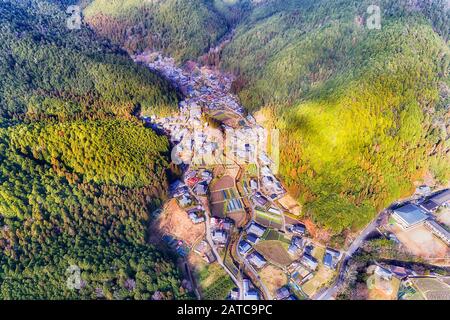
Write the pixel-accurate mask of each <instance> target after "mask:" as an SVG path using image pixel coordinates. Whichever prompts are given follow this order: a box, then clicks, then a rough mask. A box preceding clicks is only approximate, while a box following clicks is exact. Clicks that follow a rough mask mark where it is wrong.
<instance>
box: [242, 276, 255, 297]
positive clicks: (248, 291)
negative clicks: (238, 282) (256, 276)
mask: <svg viewBox="0 0 450 320" xmlns="http://www.w3.org/2000/svg"><path fill="white" fill-rule="evenodd" d="M242 282H243V287H244V288H243V289H244V300H259V294H258V292H257V291H256V290H255V289H253V288H252V287H251V285H250V280H248V279H244V280H243V281H242Z"/></svg>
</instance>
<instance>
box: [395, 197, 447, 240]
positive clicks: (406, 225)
mask: <svg viewBox="0 0 450 320" xmlns="http://www.w3.org/2000/svg"><path fill="white" fill-rule="evenodd" d="M441 207H446V208H448V207H450V189H446V190H441V191H438V192H435V193H433V194H431V195H429V196H425V197H423V198H421V199H419V200H418V201H415V202H407V203H403V204H402V205H401V206H398V207H397V208H395V209H393V210H392V217H393V218H394V220H395V221H396V222H397V223H398V224H399V225H400V226H401V227H402V228H403V229H410V228H413V227H415V226H418V225H422V224H423V225H424V226H425V227H427V228H428V229H429V230H430V232H432V233H433V234H434V235H435V236H437V237H438V238H440V239H441V240H442V241H443V242H445V243H446V244H447V245H450V232H448V230H447V228H446V227H444V226H442V225H441V224H440V223H438V222H437V221H436V220H435V219H434V214H435V212H436V211H437V210H438V209H439V208H441Z"/></svg>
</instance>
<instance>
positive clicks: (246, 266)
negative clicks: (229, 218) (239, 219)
mask: <svg viewBox="0 0 450 320" xmlns="http://www.w3.org/2000/svg"><path fill="white" fill-rule="evenodd" d="M250 223H251V222H250ZM246 228H247V226H246ZM241 240H242V233H241V235H240V236H239V240H238V245H239V242H241ZM238 245H236V246H235V248H236V255H237V257H238V258H239V259H240V260H241V261H242V263H243V264H244V266H245V268H246V270H249V271H250V272H251V273H252V275H253V278H254V279H257V280H258V282H259V283H258V287H259V288H261V289H262V291H263V294H264V297H265V298H266V300H273V297H272V295H271V294H270V292H269V290H268V289H267V287H266V286H265V285H264V283H263V282H262V281H261V277H260V276H259V275H258V272H256V270H255V269H254V268H253V266H252V265H250V263H248V261H247V260H246V259H245V258H244V257H243V256H242V255H241V253H240V252H239V247H238Z"/></svg>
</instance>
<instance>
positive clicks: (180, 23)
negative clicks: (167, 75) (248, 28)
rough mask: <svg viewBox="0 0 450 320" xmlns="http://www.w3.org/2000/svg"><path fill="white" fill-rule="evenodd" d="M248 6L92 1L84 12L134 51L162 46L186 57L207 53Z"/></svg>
mask: <svg viewBox="0 0 450 320" xmlns="http://www.w3.org/2000/svg"><path fill="white" fill-rule="evenodd" d="M241 2H242V3H241ZM248 7H249V5H248V1H229V0H214V1H213V0H159V1H140V0H93V1H91V3H90V4H89V5H88V6H87V7H86V8H85V10H84V15H85V19H86V21H87V22H88V23H89V24H90V25H91V26H92V27H93V28H94V29H95V30H96V31H97V32H98V33H99V34H102V35H104V36H106V37H108V38H110V39H112V40H113V41H114V42H115V43H118V44H120V45H122V46H123V47H125V48H126V49H127V50H129V51H131V52H139V51H144V50H145V49H152V50H162V51H164V52H165V53H166V54H168V55H171V56H173V57H174V58H175V59H177V60H178V61H185V60H187V59H195V58H197V57H198V56H200V55H201V54H203V53H204V52H205V51H207V50H208V49H209V48H210V47H211V46H212V45H214V44H215V43H216V42H217V41H218V40H219V39H220V38H221V37H222V36H223V35H225V34H226V33H227V32H228V30H229V28H230V27H231V26H232V25H233V24H234V23H236V22H237V21H239V20H240V19H241V16H242V15H244V13H245V12H247V10H245V9H246V8H248Z"/></svg>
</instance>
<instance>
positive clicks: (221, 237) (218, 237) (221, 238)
mask: <svg viewBox="0 0 450 320" xmlns="http://www.w3.org/2000/svg"><path fill="white" fill-rule="evenodd" d="M212 240H213V241H214V242H215V243H216V244H221V245H223V244H226V243H227V240H228V234H227V233H226V232H225V231H224V230H214V231H213V232H212Z"/></svg>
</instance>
